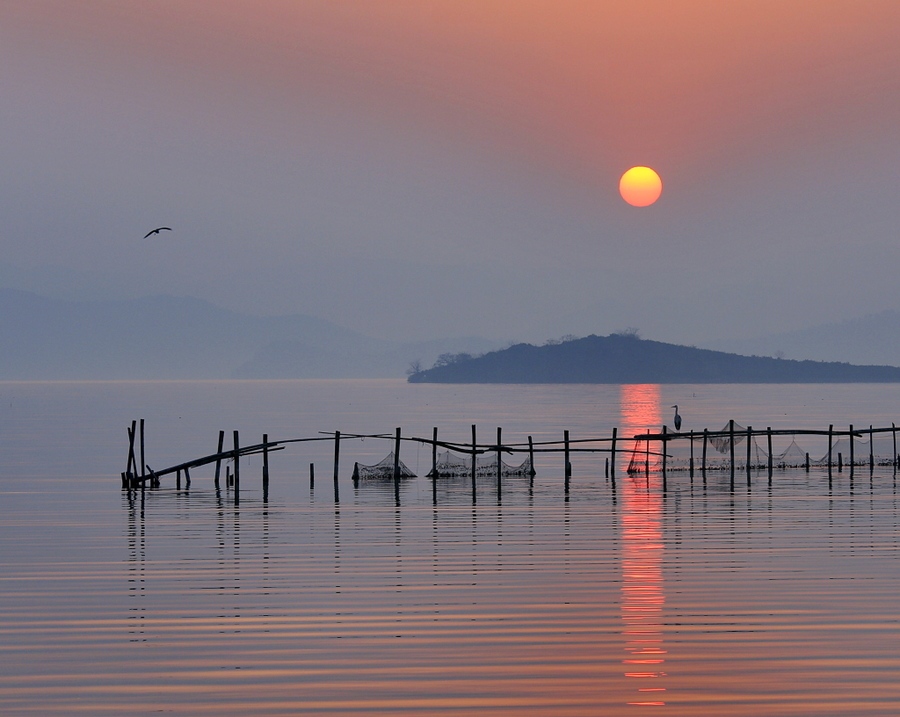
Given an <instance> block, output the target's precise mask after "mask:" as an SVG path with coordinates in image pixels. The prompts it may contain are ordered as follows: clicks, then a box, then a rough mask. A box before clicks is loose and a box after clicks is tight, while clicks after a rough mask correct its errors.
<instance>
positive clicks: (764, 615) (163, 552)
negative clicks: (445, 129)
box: [0, 380, 900, 717]
mask: <svg viewBox="0 0 900 717" xmlns="http://www.w3.org/2000/svg"><path fill="white" fill-rule="evenodd" d="M676 403H677V404H678V405H679V412H680V413H681V415H682V416H683V417H684V426H683V428H682V430H702V429H703V428H710V429H718V428H721V427H722V426H723V425H725V424H726V423H727V422H728V420H729V419H734V420H735V421H737V422H738V423H739V424H741V425H744V426H746V425H748V424H749V425H753V426H756V427H766V426H771V427H772V428H811V429H827V428H828V424H835V427H841V428H846V426H847V425H848V424H854V425H855V426H863V427H866V428H868V426H869V425H870V424H874V425H875V426H876V427H877V426H890V425H891V423H892V422H896V421H898V419H900V412H898V408H900V385H796V386H783V385H779V386H745V385H740V386H735V385H716V386H708V385H696V386H686V385H671V386H437V385H427V384H415V385H410V384H406V383H405V382H402V381H392V380H387V381H385V380H378V381H263V382H196V383H193V382H186V383H183V382H162V383H157V382H153V383H137V382H117V383H0V405H2V408H3V410H2V412H0V541H2V543H0V544H2V555H0V561H2V571H0V585H2V590H0V660H2V670H0V712H2V713H4V714H10V715H44V714H46V715H74V714H79V715H82V714H115V715H125V714H127V715H140V714H150V713H164V714H174V715H193V714H223V715H296V714H323V715H398V714H400V715H411V716H418V715H447V716H450V715H462V714H466V715H528V716H535V717H537V716H540V717H566V716H569V715H572V716H575V715H577V716H588V715H628V714H631V715H643V714H668V715H692V716H696V715H741V716H745V715H746V716H748V717H749V716H751V715H752V716H754V717H757V716H758V715H762V714H765V715H854V716H860V715H864V716H869V715H885V716H886V715H897V714H898V713H900V604H898V594H900V532H898V492H897V478H896V474H895V472H894V469H893V467H891V466H876V467H875V469H874V471H872V472H870V471H869V468H868V466H866V467H865V468H862V467H857V468H856V470H855V472H854V474H853V475H852V476H851V475H850V473H849V471H848V470H847V469H846V468H845V469H844V470H843V471H842V472H840V473H838V472H837V471H834V472H833V474H832V480H831V482H829V479H828V474H827V471H826V470H824V469H823V468H821V467H815V466H814V467H813V468H812V470H811V471H810V472H808V473H807V472H806V471H804V470H796V469H793V470H786V471H779V470H776V471H775V472H774V475H773V477H772V481H771V483H770V482H769V480H768V476H767V474H766V472H765V471H762V472H759V471H754V472H753V473H752V475H751V479H750V485H749V486H748V485H747V481H746V479H745V476H744V474H740V479H739V480H738V481H737V483H736V487H735V488H734V489H732V488H731V486H730V484H729V479H728V475H727V473H721V472H717V473H711V474H710V475H709V476H708V477H707V480H706V481H705V482H704V481H703V480H702V479H701V478H700V476H699V474H698V475H696V476H695V477H694V478H693V480H692V479H691V478H690V476H689V475H688V473H686V472H672V473H670V474H669V475H668V480H667V483H666V487H665V490H663V484H662V480H661V475H660V474H659V473H658V472H655V471H653V472H651V473H650V474H649V475H644V474H638V475H626V474H625V472H624V470H623V469H624V466H625V464H626V463H627V461H626V458H625V457H622V458H621V460H620V465H619V471H618V473H617V476H616V478H617V480H616V485H615V487H614V486H613V485H612V482H611V481H610V480H609V479H608V478H607V477H606V475H605V465H604V461H605V456H604V455H602V454H584V453H578V454H575V455H573V457H572V463H573V475H572V479H571V483H570V487H569V491H568V493H566V492H565V490H564V477H563V461H562V456H561V455H559V454H538V458H537V460H536V471H537V473H536V475H535V477H534V480H533V482H532V481H529V480H528V479H527V478H521V477H509V478H505V479H503V481H502V483H501V486H500V487H501V490H500V491H498V487H497V483H496V481H495V480H483V481H479V483H478V486H477V489H476V495H475V500H474V501H473V495H472V486H471V480H470V479H467V478H456V479H442V480H441V481H440V482H439V484H438V487H437V504H436V505H435V504H434V502H433V496H432V486H431V482H430V480H429V479H427V478H424V475H425V474H426V473H427V472H428V470H429V469H430V466H431V450H430V448H429V447H427V446H418V445H417V444H414V443H405V444H404V446H403V449H402V455H401V457H402V459H403V461H404V463H405V464H406V465H407V466H409V468H410V469H412V470H413V471H414V472H416V473H417V475H418V476H420V477H419V478H416V479H410V480H408V481H405V482H404V483H403V484H402V486H401V489H400V496H399V502H398V501H396V500H395V495H394V490H393V487H392V485H391V484H384V483H381V482H378V481H367V482H363V483H361V484H360V486H359V487H358V488H354V486H353V483H352V482H351V480H350V474H351V471H352V467H353V463H354V461H359V462H360V463H375V462H377V461H378V460H380V459H382V458H384V457H385V455H386V454H387V453H388V451H390V450H391V442H390V441H386V440H378V439H367V440H365V441H359V440H357V441H348V442H345V443H344V444H343V445H342V448H341V470H340V484H339V489H340V502H339V503H336V502H335V500H334V490H333V485H332V475H331V474H332V464H333V446H332V444H331V443H329V442H321V443H315V442H313V443H304V444H298V445H294V446H291V447H289V448H287V449H286V450H284V451H281V452H278V453H273V454H272V455H271V456H270V472H271V483H270V487H269V491H268V495H267V496H264V495H263V492H262V489H261V480H260V470H261V459H260V457H259V456H253V457H251V458H249V459H243V460H242V462H241V495H240V502H239V504H237V505H236V504H235V501H234V495H233V491H231V490H229V489H226V488H225V487H224V481H223V487H222V489H221V490H220V491H218V492H217V491H216V490H215V489H214V487H213V482H212V473H213V469H212V467H208V468H203V469H198V470H196V471H194V472H192V478H193V481H192V484H191V487H190V489H189V490H188V489H186V488H185V487H184V486H182V489H181V490H177V489H176V488H175V481H174V479H173V478H171V477H167V478H164V479H163V482H162V487H161V488H160V489H158V490H148V491H146V492H144V493H143V494H142V493H140V492H138V493H137V494H136V495H132V496H129V495H128V494H127V493H125V492H123V491H122V490H121V489H120V479H119V473H120V472H121V471H122V470H124V469H125V461H126V455H127V436H126V426H127V425H130V422H131V420H132V419H138V418H145V419H146V430H147V463H149V464H150V465H151V466H153V467H154V468H163V467H166V466H169V465H173V464H176V463H179V462H181V461H184V460H188V459H191V458H196V457H199V456H201V455H205V454H209V453H212V452H213V451H214V449H215V447H216V439H217V435H218V431H219V430H220V429H221V430H226V431H229V436H230V431H232V430H240V432H241V436H242V441H243V442H246V443H250V442H258V441H259V440H260V439H261V436H262V434H263V433H268V434H269V438H270V439H271V440H277V439H280V438H299V437H313V436H316V435H317V434H318V432H320V431H334V430H340V431H342V432H344V433H393V431H394V429H395V427H397V426H400V427H402V429H403V434H404V435H410V436H420V437H425V438H430V437H431V432H432V427H433V426H437V427H438V428H439V437H440V438H442V439H445V440H449V441H459V442H464V441H468V440H470V436H471V425H472V424H476V425H477V426H478V432H479V441H484V442H486V443H487V442H490V441H492V440H494V439H495V436H496V428H497V427H498V426H501V427H502V428H503V440H504V441H505V442H524V441H526V440H527V437H528V436H529V435H530V436H533V437H534V439H535V440H536V441H551V440H560V439H561V437H562V434H563V431H564V430H569V431H570V433H571V436H572V438H573V439H578V438H585V437H596V436H606V435H609V433H610V432H611V429H612V427H613V426H617V427H618V429H619V432H620V435H634V434H637V433H641V432H643V431H646V430H647V429H648V428H650V429H653V430H657V429H658V428H659V427H660V426H661V425H662V424H663V423H664V422H668V423H669V424H670V425H671V415H672V413H673V411H672V409H670V408H669V407H670V406H671V405H673V404H676ZM789 440H790V439H782V438H778V439H777V444H776V445H775V446H774V449H773V453H775V452H779V451H781V450H784V449H785V448H787V443H788V442H789ZM798 443H799V444H800V447H801V448H802V449H803V450H805V451H808V452H809V453H810V454H811V456H813V457H814V458H820V457H821V456H822V455H824V454H825V453H826V451H827V444H826V440H820V439H804V440H803V441H801V440H800V439H798ZM515 462H517V461H515ZM310 463H313V464H315V467H316V484H315V488H314V489H312V490H311V489H310V486H309V464H310ZM398 503H399V504H398Z"/></svg>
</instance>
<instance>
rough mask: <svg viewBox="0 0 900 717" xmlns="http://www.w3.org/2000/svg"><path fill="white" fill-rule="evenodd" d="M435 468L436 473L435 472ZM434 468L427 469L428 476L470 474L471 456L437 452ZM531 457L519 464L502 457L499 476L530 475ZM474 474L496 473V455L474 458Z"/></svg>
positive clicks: (482, 475) (489, 474)
mask: <svg viewBox="0 0 900 717" xmlns="http://www.w3.org/2000/svg"><path fill="white" fill-rule="evenodd" d="M435 468H436V469H437V474H435V472H434V471H435ZM435 468H432V470H430V471H428V476H427V477H428V478H454V477H460V476H470V475H472V457H471V456H468V457H466V456H459V455H455V454H454V453H451V452H450V451H444V452H443V453H438V454H437V461H436V463H435ZM531 472H532V471H531V459H530V458H526V459H525V460H524V461H523V462H522V463H521V464H519V465H517V466H514V465H510V464H509V463H507V462H506V461H504V460H503V459H501V460H500V475H501V476H527V475H531ZM475 475H476V476H480V477H488V476H496V475H497V455H496V454H493V455H481V456H476V458H475Z"/></svg>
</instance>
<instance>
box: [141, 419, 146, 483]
mask: <svg viewBox="0 0 900 717" xmlns="http://www.w3.org/2000/svg"><path fill="white" fill-rule="evenodd" d="M144 466H146V462H145V459H144V419H143V418H142V419H141V478H143V477H144V476H145V473H144Z"/></svg>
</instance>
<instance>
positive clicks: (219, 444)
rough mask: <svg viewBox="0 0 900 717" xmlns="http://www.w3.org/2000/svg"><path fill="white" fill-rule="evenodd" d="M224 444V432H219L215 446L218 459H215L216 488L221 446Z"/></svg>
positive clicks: (220, 465) (220, 462) (220, 466)
mask: <svg viewBox="0 0 900 717" xmlns="http://www.w3.org/2000/svg"><path fill="white" fill-rule="evenodd" d="M224 443H225V431H219V442H218V443H217V444H216V454H217V455H218V457H217V458H216V478H215V484H216V488H218V487H219V474H220V472H221V470H222V456H221V453H222V445H223V444H224Z"/></svg>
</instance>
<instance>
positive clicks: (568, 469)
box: [563, 430, 572, 488]
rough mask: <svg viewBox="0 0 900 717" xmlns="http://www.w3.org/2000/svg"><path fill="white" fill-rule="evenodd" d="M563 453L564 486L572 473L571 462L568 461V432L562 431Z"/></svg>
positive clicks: (567, 483) (567, 485)
mask: <svg viewBox="0 0 900 717" xmlns="http://www.w3.org/2000/svg"><path fill="white" fill-rule="evenodd" d="M563 453H564V460H565V466H564V470H565V473H564V475H565V478H566V488H568V487H569V477H570V476H571V475H572V464H571V463H570V461H569V432H568V431H567V430H566V431H563Z"/></svg>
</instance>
